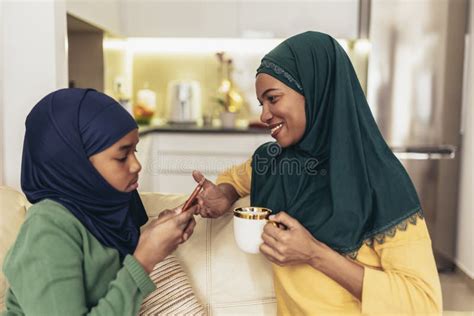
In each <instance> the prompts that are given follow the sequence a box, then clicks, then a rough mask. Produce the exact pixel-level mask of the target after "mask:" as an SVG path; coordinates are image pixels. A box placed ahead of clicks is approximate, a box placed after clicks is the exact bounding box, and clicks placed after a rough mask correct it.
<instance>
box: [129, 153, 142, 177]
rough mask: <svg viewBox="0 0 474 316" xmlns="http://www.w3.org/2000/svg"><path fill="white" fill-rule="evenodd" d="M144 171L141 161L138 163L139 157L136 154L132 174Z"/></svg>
mask: <svg viewBox="0 0 474 316" xmlns="http://www.w3.org/2000/svg"><path fill="white" fill-rule="evenodd" d="M140 170H142V165H141V164H140V161H138V158H137V156H136V155H135V154H134V155H133V161H132V163H131V165H130V172H131V173H138V172H140Z"/></svg>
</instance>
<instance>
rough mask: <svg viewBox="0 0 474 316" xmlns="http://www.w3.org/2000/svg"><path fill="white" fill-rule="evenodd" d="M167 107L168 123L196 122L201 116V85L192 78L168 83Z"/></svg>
mask: <svg viewBox="0 0 474 316" xmlns="http://www.w3.org/2000/svg"><path fill="white" fill-rule="evenodd" d="M167 108H168V121H169V123H177V124H196V122H197V120H198V119H200V118H201V87H200V85H199V82H197V81H194V80H174V81H170V82H169V83H168V92H167Z"/></svg>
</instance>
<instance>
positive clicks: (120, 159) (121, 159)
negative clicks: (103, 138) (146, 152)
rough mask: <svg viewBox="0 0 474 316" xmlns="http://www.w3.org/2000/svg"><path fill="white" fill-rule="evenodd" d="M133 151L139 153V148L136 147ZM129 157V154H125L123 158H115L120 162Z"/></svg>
mask: <svg viewBox="0 0 474 316" xmlns="http://www.w3.org/2000/svg"><path fill="white" fill-rule="evenodd" d="M133 152H134V153H137V152H138V150H136V149H134V150H133ZM127 158H128V155H127V156H125V157H123V158H117V159H115V160H117V161H120V162H125V160H127Z"/></svg>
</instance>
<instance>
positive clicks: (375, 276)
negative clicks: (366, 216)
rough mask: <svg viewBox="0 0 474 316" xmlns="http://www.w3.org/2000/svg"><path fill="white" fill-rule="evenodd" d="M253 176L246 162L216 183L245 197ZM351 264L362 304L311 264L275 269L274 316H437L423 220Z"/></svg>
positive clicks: (436, 288)
mask: <svg viewBox="0 0 474 316" xmlns="http://www.w3.org/2000/svg"><path fill="white" fill-rule="evenodd" d="M251 176H252V168H251V160H247V161H246V162H245V163H243V164H241V165H237V166H234V167H232V168H230V169H228V170H226V171H224V172H223V173H221V174H220V175H219V177H218V179H217V183H218V184H220V183H228V184H230V185H232V186H233V187H234V188H235V189H236V191H237V193H238V194H239V195H240V196H245V195H248V194H250V183H251V181H250V180H251ZM355 261H356V262H358V263H360V264H361V265H363V266H364V279H363V288H362V301H361V302H360V301H359V300H358V299H356V298H355V297H354V296H352V295H351V294H350V293H349V292H348V291H347V290H346V289H344V288H343V287H342V286H340V285H339V284H338V283H337V282H335V281H333V280H332V279H331V278H329V277H327V276H326V275H325V274H323V273H321V272H319V271H318V270H316V269H314V268H312V267H311V266H309V265H299V266H288V267H280V266H278V265H273V273H274V284H275V293H276V298H277V309H278V315H321V314H336V315H337V314H344V315H346V314H364V315H388V314H390V315H401V314H414V313H417V314H418V313H423V314H425V315H426V314H429V315H431V314H435V315H437V314H441V311H442V299H441V286H440V282H439V277H438V273H437V270H436V264H435V261H434V256H433V252H432V249H431V239H430V236H429V234H428V229H427V227H426V223H425V221H424V220H423V219H421V218H417V220H416V222H414V223H409V224H408V225H407V228H406V230H399V231H397V233H396V234H395V235H394V236H393V237H386V238H385V240H384V242H383V243H378V242H374V243H373V244H372V245H370V246H368V245H366V244H364V245H363V246H362V247H361V248H360V249H359V251H358V254H357V257H356V259H355Z"/></svg>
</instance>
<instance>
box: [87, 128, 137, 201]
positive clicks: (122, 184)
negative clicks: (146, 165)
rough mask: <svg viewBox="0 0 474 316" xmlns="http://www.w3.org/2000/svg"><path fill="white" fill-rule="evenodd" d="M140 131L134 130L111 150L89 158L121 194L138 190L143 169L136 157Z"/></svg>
mask: <svg viewBox="0 0 474 316" xmlns="http://www.w3.org/2000/svg"><path fill="white" fill-rule="evenodd" d="M137 144H138V129H134V130H133V131H131V132H130V133H128V134H127V135H125V136H124V137H122V138H121V139H120V140H118V141H117V142H116V143H115V144H113V145H112V146H110V147H109V148H107V149H105V150H104V151H101V152H100V153H97V154H94V155H92V156H90V157H89V160H90V162H91V163H92V165H93V166H94V167H95V168H96V169H97V171H99V173H100V174H101V175H102V177H104V179H105V180H107V182H108V183H109V184H110V185H111V186H113V187H114V188H115V189H117V190H118V191H121V192H132V191H133V190H135V189H136V188H138V182H137V181H138V173H139V172H140V170H141V169H142V166H141V164H140V162H139V161H138V159H137V157H136V156H135V152H136V147H137Z"/></svg>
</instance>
